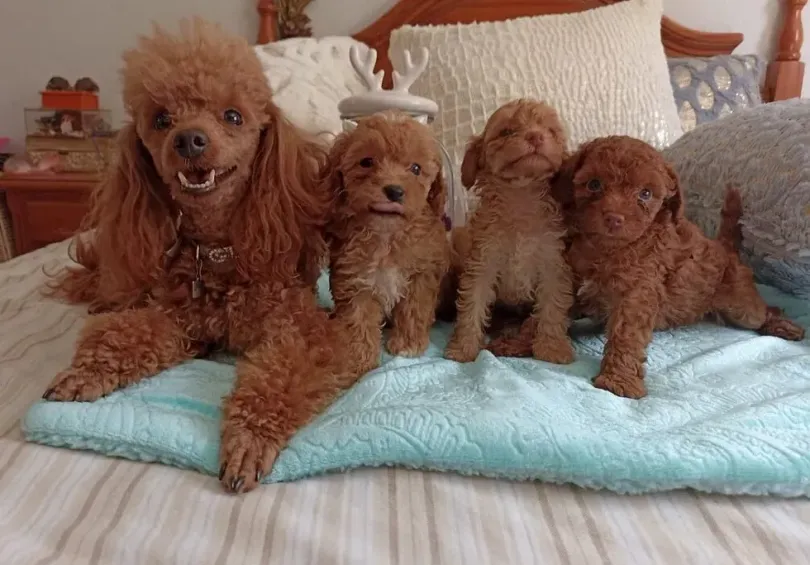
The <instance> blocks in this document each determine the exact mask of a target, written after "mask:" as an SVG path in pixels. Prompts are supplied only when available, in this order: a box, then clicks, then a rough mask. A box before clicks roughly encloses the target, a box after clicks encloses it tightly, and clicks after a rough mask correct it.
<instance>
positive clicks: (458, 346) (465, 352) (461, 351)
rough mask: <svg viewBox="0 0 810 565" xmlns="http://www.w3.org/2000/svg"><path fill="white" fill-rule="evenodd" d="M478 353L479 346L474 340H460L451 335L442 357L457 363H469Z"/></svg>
mask: <svg viewBox="0 0 810 565" xmlns="http://www.w3.org/2000/svg"><path fill="white" fill-rule="evenodd" d="M479 351H481V345H480V344H479V343H477V342H476V341H475V340H474V339H462V338H459V337H458V336H457V335H453V337H452V338H450V341H449V342H448V344H447V347H446V348H445V349H444V357H445V359H450V360H451V361H457V362H459V363H471V362H472V361H475V359H476V357H478V352H479Z"/></svg>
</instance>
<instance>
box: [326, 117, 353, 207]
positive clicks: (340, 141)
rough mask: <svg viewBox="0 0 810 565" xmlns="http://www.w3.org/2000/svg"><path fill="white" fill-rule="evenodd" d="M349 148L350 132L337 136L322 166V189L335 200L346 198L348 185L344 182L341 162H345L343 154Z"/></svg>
mask: <svg viewBox="0 0 810 565" xmlns="http://www.w3.org/2000/svg"><path fill="white" fill-rule="evenodd" d="M348 149H349V134H348V133H341V134H340V135H338V136H337V137H336V138H335V142H334V143H333V144H332V147H331V148H330V149H329V154H328V156H327V158H326V163H325V164H324V166H323V167H322V168H321V178H320V181H319V182H320V185H321V190H322V191H324V192H326V193H327V194H329V195H330V196H331V198H332V199H333V200H342V199H343V198H345V190H346V186H345V184H344V182H343V172H342V171H341V170H340V164H341V163H342V162H343V156H344V154H345V153H346V151H347V150H348Z"/></svg>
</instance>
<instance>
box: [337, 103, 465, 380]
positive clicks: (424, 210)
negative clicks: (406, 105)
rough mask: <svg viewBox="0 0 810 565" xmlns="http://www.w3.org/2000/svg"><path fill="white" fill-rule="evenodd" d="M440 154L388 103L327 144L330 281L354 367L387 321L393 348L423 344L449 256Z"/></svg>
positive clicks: (367, 363) (375, 346)
mask: <svg viewBox="0 0 810 565" xmlns="http://www.w3.org/2000/svg"><path fill="white" fill-rule="evenodd" d="M441 162H442V161H441V154H440V152H439V146H438V143H437V141H436V139H435V138H434V136H433V134H432V133H431V132H430V129H429V128H428V127H427V126H425V125H423V124H420V123H419V122H417V121H416V120H414V119H412V118H410V117H409V116H408V115H406V114H403V113H397V112H387V113H381V114H375V115H374V116H372V117H369V118H365V119H362V120H360V121H359V122H358V125H357V127H356V128H355V129H354V130H352V131H351V132H348V133H343V134H341V135H340V136H339V137H338V139H337V140H336V141H335V144H334V145H333V147H332V150H331V151H330V154H329V166H328V167H327V170H326V175H325V176H326V182H327V184H328V187H329V189H330V190H331V191H332V193H333V197H334V199H335V201H336V205H335V208H334V211H333V217H332V218H331V220H330V223H329V226H328V233H329V236H330V250H331V253H330V285H331V290H332V295H333V297H334V301H335V317H336V319H337V320H338V321H339V322H340V323H341V324H342V325H344V326H345V328H346V329H347V331H348V334H347V338H346V340H347V343H346V347H347V348H348V349H350V350H351V352H352V353H351V355H350V356H351V358H352V359H354V360H356V362H357V363H358V365H357V370H359V371H362V372H366V371H369V370H371V369H373V368H374V367H376V366H377V365H378V363H379V356H380V343H381V337H382V336H381V332H382V326H383V323H384V322H385V321H386V320H390V321H391V322H392V323H393V328H392V331H391V335H390V337H389V339H388V351H390V352H391V353H392V354H394V355H402V356H408V357H414V356H418V355H421V354H422V353H424V352H425V350H426V349H427V346H428V342H429V332H430V327H431V326H432V325H433V322H434V320H435V309H436V303H437V297H438V294H439V285H440V282H441V280H442V277H443V276H444V274H445V273H446V272H447V268H448V265H449V261H450V258H449V254H450V250H449V248H450V246H449V243H448V241H447V233H446V231H445V227H444V223H443V222H442V216H443V214H444V206H445V201H446V199H447V190H446V188H445V185H444V180H443V176H442V170H441Z"/></svg>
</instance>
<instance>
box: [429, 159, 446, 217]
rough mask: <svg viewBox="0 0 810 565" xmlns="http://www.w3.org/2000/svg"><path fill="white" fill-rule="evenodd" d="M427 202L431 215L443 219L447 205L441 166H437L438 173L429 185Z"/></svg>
mask: <svg viewBox="0 0 810 565" xmlns="http://www.w3.org/2000/svg"><path fill="white" fill-rule="evenodd" d="M427 200H428V204H430V209H431V210H433V213H434V214H436V215H437V216H438V217H439V218H441V217H443V216H444V213H445V210H444V208H445V206H446V205H447V185H446V184H445V182H444V174H443V171H442V168H441V166H439V172H437V173H436V178H435V179H433V182H432V183H431V185H430V192H428V196H427Z"/></svg>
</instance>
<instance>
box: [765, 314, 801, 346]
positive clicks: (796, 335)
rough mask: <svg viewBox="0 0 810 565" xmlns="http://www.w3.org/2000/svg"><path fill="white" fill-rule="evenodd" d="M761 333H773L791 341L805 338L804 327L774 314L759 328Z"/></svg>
mask: <svg viewBox="0 0 810 565" xmlns="http://www.w3.org/2000/svg"><path fill="white" fill-rule="evenodd" d="M759 333H760V334H761V335H772V336H774V337H780V338H782V339H787V340H789V341H801V340H803V339H804V328H803V327H801V326H800V325H798V324H796V323H794V322H791V321H790V320H788V319H787V318H783V317H781V316H778V315H777V316H772V317H769V318H768V320H767V321H766V322H765V323H764V324H762V327H761V328H759Z"/></svg>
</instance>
